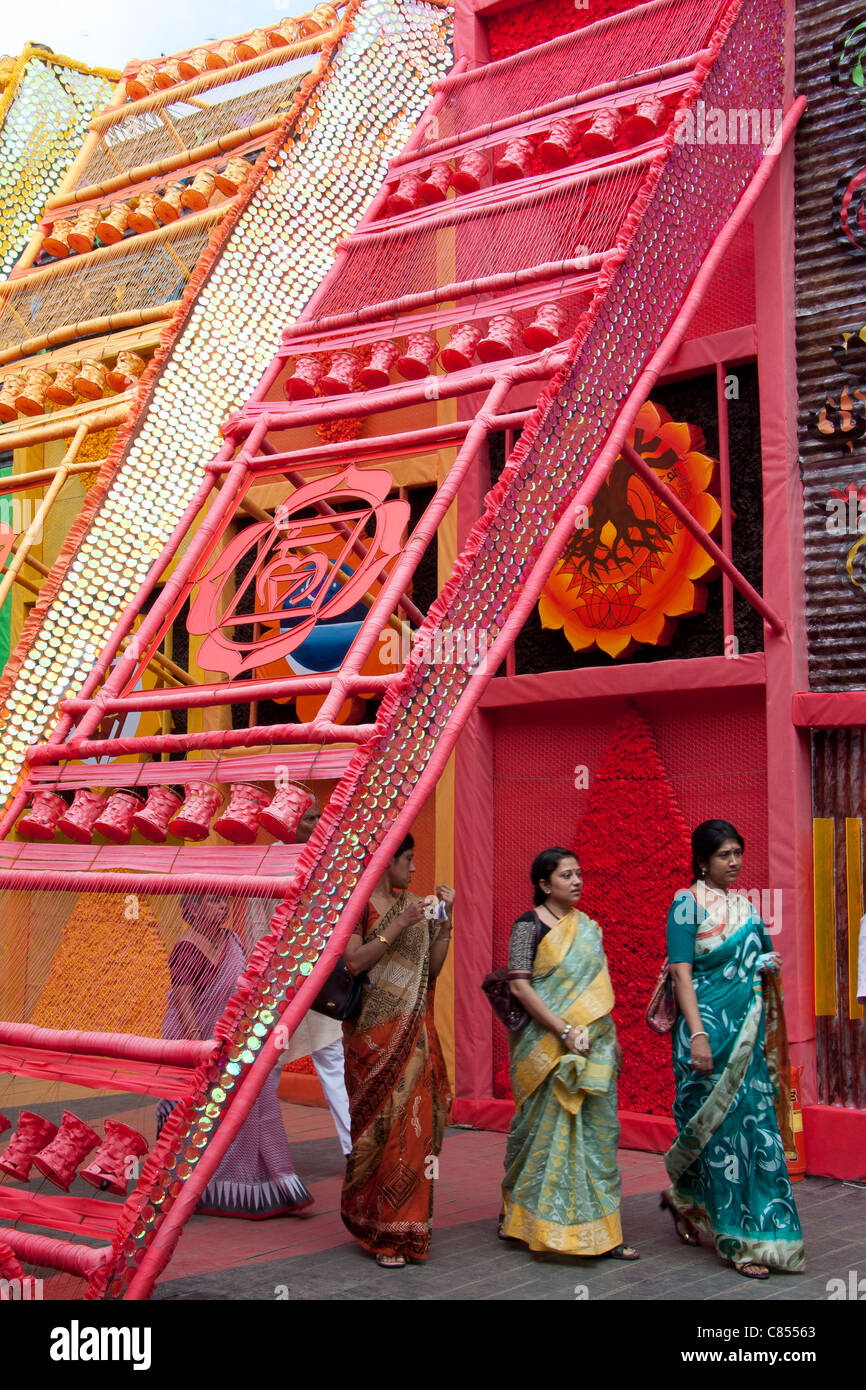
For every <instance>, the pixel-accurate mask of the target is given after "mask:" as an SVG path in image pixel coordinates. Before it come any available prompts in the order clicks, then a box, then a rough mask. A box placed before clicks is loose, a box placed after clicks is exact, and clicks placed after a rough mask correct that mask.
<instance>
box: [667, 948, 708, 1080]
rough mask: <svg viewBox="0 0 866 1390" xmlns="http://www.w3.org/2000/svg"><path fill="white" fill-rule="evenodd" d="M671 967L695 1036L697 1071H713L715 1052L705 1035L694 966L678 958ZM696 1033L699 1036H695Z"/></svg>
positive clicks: (687, 1020)
mask: <svg viewBox="0 0 866 1390" xmlns="http://www.w3.org/2000/svg"><path fill="white" fill-rule="evenodd" d="M670 968H671V975H672V976H673V981H674V986H675V988H676V991H677V1003H678V1004H679V1006H680V1012H681V1013H682V1015H683V1018H684V1019H685V1021H686V1026H687V1028H688V1030H689V1033H690V1035H691V1036H692V1038H693V1041H692V1045H691V1051H692V1062H693V1063H694V1067H695V1071H697V1072H701V1074H705V1073H707V1072H711V1071H712V1069H713V1054H712V1052H711V1051H710V1040H709V1038H708V1037H706V1036H705V1029H704V1025H703V1023H702V1022H701V1011H700V1009H699V1008H698V997H697V995H696V994H695V985H694V980H693V979H692V967H691V965H690V963H689V962H688V961H687V960H676V961H671V967H670ZM695 1034H698V1035H699V1036H697V1037H695Z"/></svg>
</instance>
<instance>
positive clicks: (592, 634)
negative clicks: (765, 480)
mask: <svg viewBox="0 0 866 1390" xmlns="http://www.w3.org/2000/svg"><path fill="white" fill-rule="evenodd" d="M629 442H630V443H631V444H632V446H633V448H634V449H635V450H636V451H637V452H638V453H639V454H641V455H642V457H643V458H645V459H646V461H647V463H649V464H650V465H651V467H652V468H653V470H654V471H655V472H656V473H657V474H658V477H659V478H660V479H661V480H662V481H663V482H665V483H667V485H668V486H669V487H670V488H671V490H672V491H673V492H675V493H676V495H677V497H679V499H680V501H681V502H683V504H684V505H685V506H686V507H687V508H688V510H689V511H690V512H691V514H692V516H693V517H694V518H695V520H696V521H698V522H699V523H700V525H701V526H703V527H704V529H705V530H706V531H708V532H710V533H711V534H712V532H713V531H714V530H715V528H716V527H717V525H718V523H719V520H720V518H721V508H720V506H719V504H718V502H717V501H716V499H715V498H714V497H713V496H711V495H710V493H709V492H708V491H707V489H708V487H709V486H710V483H711V482H712V479H713V474H714V472H715V467H716V465H715V460H714V459H711V458H709V457H708V456H707V455H706V454H704V453H701V452H700V451H701V450H702V449H703V447H704V437H703V434H702V432H701V431H700V430H699V429H697V428H696V427H695V426H693V425H688V424H682V423H677V422H676V421H674V420H671V419H670V417H669V415H668V414H667V412H666V411H665V410H664V409H663V408H662V407H661V406H658V405H655V404H654V403H653V402H652V401H647V402H646V404H645V405H644V406H643V407H642V408H641V410H640V412H639V414H638V417H637V419H636V420H635V424H634V428H633V430H632V433H631V435H630V436H629ZM584 520H585V525H583V526H582V527H581V526H578V527H577V528H576V529H575V533H574V536H573V538H572V539H571V540H570V541H569V543H568V545H567V546H566V548H565V551H564V552H563V554H562V556H561V557H560V559H559V560H558V561H557V563H556V566H555V568H554V570H553V572H552V574H551V575H550V578H549V579H548V581H547V583H546V585H545V587H544V590H543V591H542V595H541V598H540V599H539V602H538V612H539V616H540V618H541V624H542V626H543V627H547V628H562V629H563V631H564V633H565V636H566V637H567V638H568V641H569V642H570V643H571V646H572V647H573V648H574V650H575V651H585V650H586V649H587V648H589V647H592V646H593V645H595V646H597V647H599V648H600V649H601V650H602V651H603V652H606V653H607V654H608V656H612V657H621V656H625V655H628V654H629V653H630V652H631V651H632V650H633V649H634V647H635V646H636V645H637V643H639V642H644V643H648V644H653V645H664V644H665V643H667V642H669V641H670V640H671V637H672V636H673V633H674V630H675V628H676V622H675V620H676V619H677V618H683V617H688V616H691V615H692V614H694V613H702V612H703V611H704V608H705V606H706V596H707V591H706V588H705V586H704V585H703V584H700V583H698V582H697V581H698V580H700V579H702V578H706V577H707V576H708V575H709V573H710V571H711V570H712V569H713V562H712V560H711V558H710V557H709V555H707V553H706V551H705V550H704V549H703V548H702V547H701V546H700V545H699V544H698V542H697V541H696V540H695V539H694V538H693V537H692V536H691V535H690V534H689V532H688V531H687V530H686V529H685V527H684V526H683V525H682V524H681V523H680V522H679V521H678V520H677V519H676V517H675V516H674V515H673V513H672V512H671V511H670V509H669V508H668V507H667V506H666V505H665V503H664V502H662V501H661V500H660V499H659V498H657V497H655V496H654V494H653V493H652V492H650V490H649V488H648V487H647V486H646V484H645V483H644V482H643V481H642V480H641V479H640V478H639V477H637V476H636V475H635V474H634V473H633V471H632V469H631V468H630V467H629V465H628V464H627V463H626V461H625V460H624V459H623V458H622V457H620V458H618V459H617V461H616V463H615V464H614V466H613V468H612V469H611V471H610V473H609V475H608V477H607V479H606V481H605V482H604V483H603V484H602V486H601V488H600V489H599V491H598V493H597V494H596V497H595V500H594V502H593V504H592V506H591V508H590V509H589V514H588V516H587V517H585V518H584Z"/></svg>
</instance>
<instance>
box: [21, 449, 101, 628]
mask: <svg viewBox="0 0 866 1390" xmlns="http://www.w3.org/2000/svg"><path fill="white" fill-rule="evenodd" d="M87 433H88V430H87V426H86V425H79V426H78V429H77V430H76V431H75V434H74V436H73V438H72V442H71V444H70V445H69V448H68V449H67V450H66V454H65V455H64V458H63V461H62V463H61V464H60V467H59V468H58V470H57V472H56V473H55V475H54V478H53V479H52V481H51V485H50V487H49V488H48V491H47V492H46V494H45V496H44V497H43V499H42V501H41V503H40V504H39V510H38V511H37V513H36V515H35V516H34V518H33V520H32V521H31V523H30V525H29V526H28V527H27V530H26V531H25V532H24V535H23V536H22V537H21V540H20V541H19V542H18V546H17V548H16V551H15V554H14V556H13V558H12V561H11V563H10V565H9V568H8V570H7V571H6V573H5V574H4V576H3V580H2V582H0V608H2V607H3V604H4V603H5V602H6V599H7V598H8V597H9V593H10V590H11V588H12V585H13V584H14V583H15V579H16V577H17V575H18V573H19V571H20V570H21V567H22V565H23V564H24V561H25V560H26V559H27V556H28V553H29V551H30V548H31V546H32V545H33V544H34V543H35V542H36V540H37V539H38V537H39V536H41V534H42V523H43V522H44V520H45V518H46V516H47V515H48V513H49V512H50V510H51V508H52V507H53V505H54V502H55V499H56V498H57V495H58V493H59V492H60V489H61V488H62V487H63V484H64V483H65V482H66V479H67V478H68V477H69V472H68V468H67V465H68V464H70V463H74V462H75V455H76V454H77V453H78V450H79V449H80V448H81V446H82V444H83V443H84V440H85V439H86V438H87Z"/></svg>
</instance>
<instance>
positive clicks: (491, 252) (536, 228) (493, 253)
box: [319, 163, 646, 316]
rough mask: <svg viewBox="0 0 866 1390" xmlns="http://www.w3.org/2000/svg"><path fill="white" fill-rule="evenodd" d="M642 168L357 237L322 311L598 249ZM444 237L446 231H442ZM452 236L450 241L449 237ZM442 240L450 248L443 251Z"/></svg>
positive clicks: (611, 235) (612, 232) (613, 229)
mask: <svg viewBox="0 0 866 1390" xmlns="http://www.w3.org/2000/svg"><path fill="white" fill-rule="evenodd" d="M645 173H646V166H645V165H644V164H637V163H636V164H634V165H632V166H631V167H629V168H627V169H625V170H622V171H616V172H614V173H611V174H607V175H605V176H604V177H603V178H600V179H599V180H598V181H597V182H595V183H586V182H580V183H578V182H571V181H569V182H568V183H566V184H562V183H560V184H558V185H554V187H552V188H541V189H538V190H537V191H536V192H533V193H527V194H523V195H521V196H519V197H517V198H509V199H506V198H505V197H503V198H502V199H501V201H499V202H497V203H492V204H485V205H483V206H481V207H478V208H472V209H469V210H468V211H466V212H463V211H462V209H459V208H458V206H457V205H454V207H453V210H452V211H451V212H450V214H449V216H450V217H452V218H453V219H454V225H453V228H452V227H450V226H447V225H446V227H445V229H444V232H443V227H442V224H441V223H439V224H438V229H437V227H436V226H434V227H429V228H426V229H425V228H424V227H420V228H418V229H415V228H411V229H409V228H407V229H406V230H405V231H402V230H401V231H399V232H396V231H395V232H387V233H384V234H380V235H377V236H375V237H373V236H371V237H369V238H364V239H363V240H362V241H360V243H359V244H357V245H356V246H354V247H353V246H351V245H350V246H349V248H348V253H349V254H348V260H347V263H346V271H345V273H344V274H343V275H341V276H340V278H339V279H338V280H337V281H335V283H334V285H333V287H332V288H331V289H330V290H329V291H328V293H327V294H326V295H325V297H324V299H323V301H322V303H321V305H320V306H319V312H320V314H321V315H323V316H324V315H327V314H339V313H342V312H344V311H346V310H348V309H354V308H356V307H357V303H358V286H359V285H363V286H364V294H365V297H366V300H367V303H369V304H375V303H378V302H379V301H384V300H391V299H399V298H401V297H402V296H403V295H406V294H411V293H415V292H418V291H422V290H431V289H434V288H435V287H436V286H437V285H442V284H448V283H449V282H450V281H453V280H454V279H455V278H459V279H460V281H461V282H462V281H465V280H473V279H479V278H481V277H483V276H487V275H499V274H503V273H505V272H507V271H515V270H525V269H527V268H528V267H529V266H535V265H540V264H542V263H545V262H549V261H562V260H568V259H571V258H572V257H576V256H580V255H586V254H588V253H589V254H595V253H596V252H600V251H605V250H607V249H608V248H609V247H610V246H612V245H613V244H614V242H615V240H616V234H617V230H618V228H619V225H620V223H621V221H622V219H623V217H624V216H625V214H626V212H627V211H628V208H629V206H630V205H631V203H632V200H633V199H634V197H635V195H636V193H637V191H638V189H639V188H640V185H641V181H642V179H643V177H644V176H645ZM449 234H450V235H449ZM452 238H453V240H452ZM449 243H451V248H452V249H451V250H450V251H449Z"/></svg>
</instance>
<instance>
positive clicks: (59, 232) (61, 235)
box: [42, 217, 74, 260]
mask: <svg viewBox="0 0 866 1390" xmlns="http://www.w3.org/2000/svg"><path fill="white" fill-rule="evenodd" d="M73 226H74V223H72V222H70V221H69V219H68V218H67V217H58V219H57V221H56V222H55V223H54V225H53V227H52V228H51V231H50V232H49V233H48V235H47V236H45V237H43V238H42V250H43V251H45V252H47V253H48V255H49V256H56V257H57V259H58V260H61V259H62V258H63V257H64V256H68V255H69V233H70V232H71V231H72V228H73Z"/></svg>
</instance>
